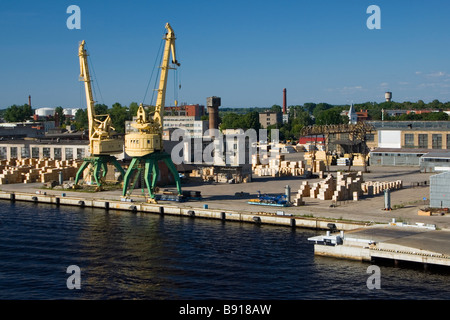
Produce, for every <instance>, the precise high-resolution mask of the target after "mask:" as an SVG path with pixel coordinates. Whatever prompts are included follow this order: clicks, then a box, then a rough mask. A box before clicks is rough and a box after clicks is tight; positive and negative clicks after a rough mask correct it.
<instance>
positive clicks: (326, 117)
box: [316, 108, 348, 125]
mask: <svg viewBox="0 0 450 320" xmlns="http://www.w3.org/2000/svg"><path fill="white" fill-rule="evenodd" d="M345 118H346V117H344V116H341V110H340V108H332V109H329V110H324V111H322V112H320V113H319V114H317V116H316V124H317V125H327V124H340V123H345V122H347V121H348V120H347V121H346V119H345Z"/></svg>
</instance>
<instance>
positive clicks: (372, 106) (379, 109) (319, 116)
mask: <svg viewBox="0 0 450 320" xmlns="http://www.w3.org/2000/svg"><path fill="white" fill-rule="evenodd" d="M353 107H354V109H355V111H360V110H364V111H365V110H367V112H368V116H369V119H370V120H382V119H383V120H386V121H435V120H440V121H445V120H449V116H448V115H447V114H446V113H445V112H442V111H441V112H430V113H420V114H415V113H409V114H401V115H399V116H388V115H387V114H386V113H384V115H382V113H383V110H427V109H428V110H433V111H435V110H450V102H445V103H444V102H440V101H438V100H433V101H431V102H429V103H425V102H423V101H422V100H419V101H417V102H409V101H405V102H393V101H389V102H387V101H386V102H382V103H377V102H365V103H359V104H354V105H353ZM138 108H139V105H138V104H137V103H136V102H131V103H130V104H129V105H128V106H126V105H121V104H120V103H118V102H116V103H114V104H113V105H112V106H111V108H109V107H108V106H107V105H105V104H96V105H95V112H96V114H99V115H100V114H109V115H110V117H111V120H112V125H113V127H114V128H115V130H116V132H118V133H124V132H125V121H128V120H132V118H133V116H135V115H136V113H137V110H138ZM349 108H350V105H332V104H329V103H312V102H309V103H305V104H303V105H291V106H289V107H288V110H289V120H288V122H286V123H279V124H276V125H272V126H269V127H268V129H279V132H280V138H281V139H283V140H295V139H298V138H299V134H300V130H301V129H302V128H303V127H304V126H308V125H312V124H317V125H328V124H340V123H347V122H348V117H347V116H343V115H342V111H348V110H349ZM265 111H273V112H281V111H282V108H281V106H280V105H273V106H272V107H270V108H258V107H242V108H223V107H222V108H220V109H219V117H220V119H219V123H220V129H221V130H224V129H239V128H240V129H244V130H247V129H255V130H258V129H260V128H261V124H260V123H259V113H260V112H265ZM33 114H34V110H33V109H32V108H31V106H29V105H28V104H24V105H21V106H20V105H12V106H10V107H8V108H6V109H3V110H0V116H1V117H3V119H4V120H5V121H7V122H23V121H26V120H30V119H31V118H32V116H33ZM207 118H208V117H207V116H203V117H202V120H206V119H207ZM49 119H50V120H55V121H56V122H57V123H58V124H59V125H61V126H65V125H69V124H74V125H75V128H76V129H77V130H84V129H87V128H88V116H87V110H86V109H78V111H77V112H76V114H75V117H74V119H73V120H70V119H66V117H65V116H64V113H63V108H62V107H56V108H55V113H54V115H53V116H50V117H49Z"/></svg>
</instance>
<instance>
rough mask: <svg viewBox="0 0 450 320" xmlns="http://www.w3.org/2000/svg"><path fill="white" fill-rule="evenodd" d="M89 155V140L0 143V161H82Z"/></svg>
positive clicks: (23, 140) (13, 141) (11, 141)
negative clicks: (27, 159) (30, 159)
mask: <svg viewBox="0 0 450 320" xmlns="http://www.w3.org/2000/svg"><path fill="white" fill-rule="evenodd" d="M88 155H89V140H63V141H61V140H34V139H30V140H27V139H21V140H5V141H0V159H2V160H12V159H26V158H33V159H54V160H76V159H78V160H82V159H83V158H84V157H85V156H88Z"/></svg>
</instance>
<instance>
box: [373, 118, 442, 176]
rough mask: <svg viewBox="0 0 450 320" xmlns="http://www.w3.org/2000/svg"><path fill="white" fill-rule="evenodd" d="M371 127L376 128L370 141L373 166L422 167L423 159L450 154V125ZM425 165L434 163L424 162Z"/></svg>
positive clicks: (377, 123) (378, 123)
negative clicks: (430, 155) (429, 155)
mask: <svg viewBox="0 0 450 320" xmlns="http://www.w3.org/2000/svg"><path fill="white" fill-rule="evenodd" d="M369 123H370V124H372V126H373V127H374V128H375V131H374V133H373V135H372V136H371V137H368V139H367V145H368V146H369V148H370V149H371V152H370V159H371V160H370V165H375V166H377V165H381V166H385V165H394V166H402V165H404V166H420V165H421V157H422V156H424V155H426V154H429V153H433V154H443V153H447V152H449V150H450V121H370V122H369ZM427 159H428V158H427ZM440 161H441V160H439V161H438V162H440ZM422 162H432V161H431V160H425V158H424V160H423V161H422ZM428 172H429V171H428Z"/></svg>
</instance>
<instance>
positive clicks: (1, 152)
mask: <svg viewBox="0 0 450 320" xmlns="http://www.w3.org/2000/svg"><path fill="white" fill-rule="evenodd" d="M6 158H7V154H6V147H0V159H6Z"/></svg>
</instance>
